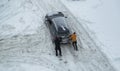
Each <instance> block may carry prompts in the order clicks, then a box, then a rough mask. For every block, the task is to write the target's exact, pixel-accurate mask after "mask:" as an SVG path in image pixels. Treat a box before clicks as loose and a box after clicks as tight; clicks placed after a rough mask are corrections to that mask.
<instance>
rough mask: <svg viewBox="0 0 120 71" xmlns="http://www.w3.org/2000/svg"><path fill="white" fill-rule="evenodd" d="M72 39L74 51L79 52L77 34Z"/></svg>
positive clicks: (72, 35) (71, 36)
mask: <svg viewBox="0 0 120 71" xmlns="http://www.w3.org/2000/svg"><path fill="white" fill-rule="evenodd" d="M70 39H71V40H72V45H73V47H74V49H75V50H78V48H77V35H76V33H75V32H74V33H73V34H71V35H70Z"/></svg>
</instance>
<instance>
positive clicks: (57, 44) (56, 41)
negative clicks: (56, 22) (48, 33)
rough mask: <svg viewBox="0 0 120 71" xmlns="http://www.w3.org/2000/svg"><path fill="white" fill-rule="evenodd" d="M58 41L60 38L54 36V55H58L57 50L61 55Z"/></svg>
mask: <svg viewBox="0 0 120 71" xmlns="http://www.w3.org/2000/svg"><path fill="white" fill-rule="evenodd" d="M60 42H61V38H60V37H56V38H55V51H56V56H58V51H59V55H60V56H62V52H61V47H60Z"/></svg>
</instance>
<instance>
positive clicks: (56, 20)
mask: <svg viewBox="0 0 120 71" xmlns="http://www.w3.org/2000/svg"><path fill="white" fill-rule="evenodd" d="M53 22H54V23H56V25H57V26H64V27H67V23H66V21H65V18H64V17H56V18H54V19H53Z"/></svg>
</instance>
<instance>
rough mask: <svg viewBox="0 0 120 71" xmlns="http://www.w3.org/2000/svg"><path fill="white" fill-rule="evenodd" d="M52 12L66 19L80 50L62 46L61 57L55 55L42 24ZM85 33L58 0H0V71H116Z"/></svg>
mask: <svg viewBox="0 0 120 71" xmlns="http://www.w3.org/2000/svg"><path fill="white" fill-rule="evenodd" d="M53 11H62V12H63V13H64V14H65V15H66V16H67V17H68V18H67V19H66V20H67V22H68V25H69V27H70V28H71V30H72V31H76V32H77V35H78V47H79V48H78V49H79V51H74V50H73V48H72V46H71V45H62V46H61V48H62V53H63V56H62V57H56V56H55V51H54V44H53V43H52V42H51V38H50V33H49V30H48V28H47V27H46V26H45V24H44V16H45V15H46V14H47V13H48V12H53ZM86 30H87V29H84V27H83V26H82V24H81V23H79V21H77V20H76V19H75V17H74V16H73V15H72V13H70V11H68V10H67V8H66V7H65V6H64V4H62V3H61V2H60V1H59V0H0V71H40V70H41V71H115V70H114V68H113V67H112V65H111V63H110V62H109V60H108V59H107V57H106V56H105V55H104V54H103V53H102V52H101V51H100V49H99V47H98V46H97V45H96V44H95V42H94V41H93V40H92V38H91V37H90V35H89V33H88V32H87V31H86Z"/></svg>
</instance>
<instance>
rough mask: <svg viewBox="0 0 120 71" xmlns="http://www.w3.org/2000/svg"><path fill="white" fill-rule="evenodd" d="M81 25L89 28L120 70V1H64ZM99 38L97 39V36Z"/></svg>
mask: <svg viewBox="0 0 120 71" xmlns="http://www.w3.org/2000/svg"><path fill="white" fill-rule="evenodd" d="M62 1H63V3H64V4H65V5H66V6H67V7H68V9H69V10H70V11H71V12H72V13H73V14H74V15H75V17H76V18H77V19H78V20H79V21H80V22H81V24H83V25H85V27H86V26H87V28H88V27H89V29H90V30H91V31H89V32H90V33H92V35H93V39H94V40H96V42H98V41H99V43H100V46H101V49H102V50H103V51H104V52H105V53H106V54H107V56H108V57H109V59H110V60H112V63H113V64H114V65H115V66H116V68H117V69H118V70H120V69H119V68H120V55H119V54H120V48H119V47H120V44H119V42H120V38H119V36H120V31H119V27H120V24H119V23H120V20H119V19H120V8H119V7H120V5H119V4H120V1H119V0H80V1H72V0H62ZM94 35H95V36H97V37H95V36H94Z"/></svg>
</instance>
